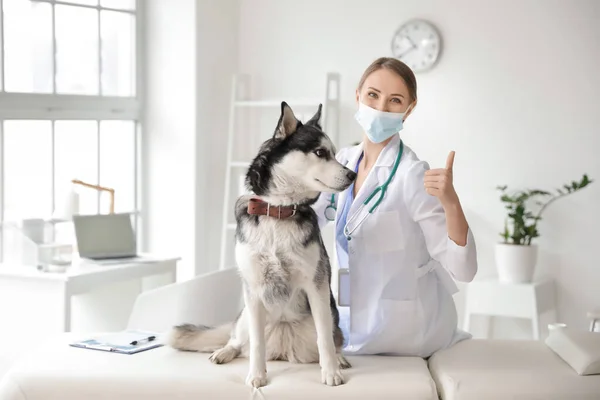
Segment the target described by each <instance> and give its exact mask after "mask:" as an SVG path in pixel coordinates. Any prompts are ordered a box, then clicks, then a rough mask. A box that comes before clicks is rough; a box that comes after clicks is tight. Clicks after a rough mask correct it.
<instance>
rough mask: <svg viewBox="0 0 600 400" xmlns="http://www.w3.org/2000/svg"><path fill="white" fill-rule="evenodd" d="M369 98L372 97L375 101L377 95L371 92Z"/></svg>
mask: <svg viewBox="0 0 600 400" xmlns="http://www.w3.org/2000/svg"><path fill="white" fill-rule="evenodd" d="M369 96H370V97H373V98H374V99H376V98H377V93H373V92H371V93H369Z"/></svg>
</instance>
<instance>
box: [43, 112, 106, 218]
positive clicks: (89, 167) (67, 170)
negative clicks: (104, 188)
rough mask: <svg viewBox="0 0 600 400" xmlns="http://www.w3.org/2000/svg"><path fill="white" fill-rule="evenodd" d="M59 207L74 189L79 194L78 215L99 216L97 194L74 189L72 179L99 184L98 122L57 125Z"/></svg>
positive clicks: (56, 163) (79, 188)
mask: <svg viewBox="0 0 600 400" xmlns="http://www.w3.org/2000/svg"><path fill="white" fill-rule="evenodd" d="M54 132H55V134H54V151H55V153H54V154H55V159H54V164H55V168H56V171H55V190H56V204H57V207H60V206H61V205H62V204H64V203H65V199H66V198H67V196H68V194H69V193H70V192H71V190H72V188H74V189H75V191H77V193H79V213H80V214H97V213H98V192H97V191H96V190H95V189H91V188H87V187H83V186H80V185H75V186H73V184H72V183H71V180H73V179H79V180H81V181H83V182H85V183H91V184H93V185H96V184H97V183H98V124H97V123H96V121H56V122H55V125H54Z"/></svg>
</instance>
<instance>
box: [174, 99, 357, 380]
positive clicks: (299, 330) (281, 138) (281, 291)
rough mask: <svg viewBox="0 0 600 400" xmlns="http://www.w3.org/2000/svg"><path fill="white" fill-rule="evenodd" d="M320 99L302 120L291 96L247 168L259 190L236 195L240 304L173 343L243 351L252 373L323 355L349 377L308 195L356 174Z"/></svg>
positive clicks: (249, 182) (263, 374) (223, 357)
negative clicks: (216, 323)
mask: <svg viewBox="0 0 600 400" xmlns="http://www.w3.org/2000/svg"><path fill="white" fill-rule="evenodd" d="M321 109H322V106H321V105H319V107H318V110H317V112H316V114H315V115H314V116H313V117H312V118H311V119H310V120H309V121H307V122H306V123H305V124H303V123H302V122H300V121H299V120H298V119H297V118H296V116H295V115H294V112H293V111H292V109H291V108H290V107H289V106H288V104H287V103H286V102H282V103H281V115H280V117H279V121H278V123H277V127H276V129H275V132H274V134H273V137H272V138H270V139H268V140H267V141H265V142H264V143H263V144H262V145H261V147H260V150H259V152H258V155H257V156H256V157H255V158H254V160H253V161H252V163H251V165H250V167H249V169H248V172H247V174H246V186H247V188H248V189H250V190H251V191H252V192H253V194H254V195H253V196H248V195H245V196H241V197H240V198H239V199H238V200H237V201H236V204H235V219H236V222H237V228H236V248H235V256H236V261H237V264H238V268H239V272H240V275H241V278H242V281H243V287H244V293H243V295H244V304H245V307H244V308H243V310H242V312H241V314H240V315H239V316H238V317H237V319H236V320H235V321H234V322H233V323H232V324H227V325H225V326H220V327H216V328H208V327H202V326H201V327H198V326H194V325H191V324H184V325H180V326H176V327H175V328H174V329H173V331H172V332H171V336H170V341H169V344H170V345H171V346H172V347H174V348H176V349H180V350H187V351H200V352H213V353H212V355H211V356H210V360H211V361H212V362H213V363H215V364H223V363H227V362H230V361H231V360H233V359H234V358H236V357H238V356H242V357H248V358H249V363H250V369H249V373H248V376H247V379H246V383H247V384H248V385H250V386H253V387H255V388H258V387H261V386H264V385H266V383H267V366H266V362H267V360H287V361H290V362H295V363H316V362H319V363H320V366H321V381H322V382H323V383H325V384H327V385H330V386H336V385H340V384H342V383H343V381H344V379H343V376H342V373H341V369H342V368H349V367H350V364H349V363H348V361H347V360H346V359H345V358H344V356H343V355H342V354H341V349H342V345H343V341H344V338H343V334H342V331H341V329H340V327H339V313H338V309H337V306H336V303H335V300H334V297H333V294H332V292H331V286H330V284H331V266H330V263H329V257H328V255H327V251H326V249H325V246H324V245H323V240H322V238H321V232H320V229H319V225H318V220H317V215H316V213H315V211H314V210H313V208H312V207H311V205H312V204H313V203H314V202H315V201H316V200H317V198H318V196H319V194H320V193H321V192H329V193H332V192H333V193H337V192H340V191H343V190H344V189H346V188H347V187H349V186H350V184H351V183H352V182H353V181H354V179H355V178H356V174H355V173H354V171H352V170H350V169H348V168H346V167H345V166H343V165H342V164H340V163H339V162H338V161H337V160H336V158H335V154H336V150H335V147H334V145H333V143H332V142H331V140H330V139H329V137H328V136H327V135H326V134H325V133H324V132H323V130H322V128H321V125H320V122H319V120H320V118H321Z"/></svg>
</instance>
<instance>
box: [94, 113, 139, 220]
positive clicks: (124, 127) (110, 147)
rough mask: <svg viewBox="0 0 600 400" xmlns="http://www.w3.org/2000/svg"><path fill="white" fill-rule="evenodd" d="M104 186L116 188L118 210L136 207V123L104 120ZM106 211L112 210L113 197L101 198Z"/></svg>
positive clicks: (101, 158) (102, 158)
mask: <svg viewBox="0 0 600 400" xmlns="http://www.w3.org/2000/svg"><path fill="white" fill-rule="evenodd" d="M100 185H102V186H107V187H110V188H113V189H115V212H130V211H134V210H135V123H134V122H133V121H102V122H100ZM100 209H101V211H102V212H103V213H105V212H108V210H109V209H110V196H108V193H107V194H103V195H102V198H101V201H100Z"/></svg>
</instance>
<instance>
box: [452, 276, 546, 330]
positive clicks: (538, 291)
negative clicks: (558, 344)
mask: <svg viewBox="0 0 600 400" xmlns="http://www.w3.org/2000/svg"><path fill="white" fill-rule="evenodd" d="M546 312H551V313H552V319H553V321H552V322H555V320H556V300H555V292H554V282H553V281H552V280H542V281H539V282H532V283H515V284H512V283H500V282H498V281H497V280H493V279H492V280H480V281H473V282H471V283H469V284H468V285H467V294H466V307H465V318H464V326H463V329H464V330H465V331H467V332H468V331H469V329H470V324H471V315H473V314H479V315H487V316H488V317H490V319H491V318H493V317H495V316H498V317H500V316H502V317H515V318H527V319H531V327H532V333H533V338H534V339H535V340H539V339H540V321H539V320H540V315H542V314H544V313H546ZM490 322H491V321H490ZM490 331H491V323H490V324H488V335H487V337H489V332H490Z"/></svg>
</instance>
